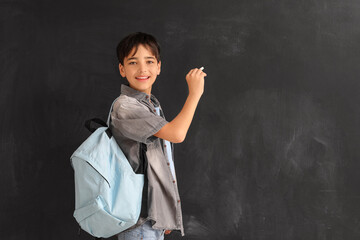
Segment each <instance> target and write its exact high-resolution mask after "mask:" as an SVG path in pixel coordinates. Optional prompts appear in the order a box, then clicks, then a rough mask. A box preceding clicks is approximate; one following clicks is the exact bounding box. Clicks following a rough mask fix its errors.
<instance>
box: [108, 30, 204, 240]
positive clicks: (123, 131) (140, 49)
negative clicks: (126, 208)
mask: <svg viewBox="0 0 360 240" xmlns="http://www.w3.org/2000/svg"><path fill="white" fill-rule="evenodd" d="M117 56H118V59H119V71H120V74H121V76H122V77H125V78H126V79H127V81H128V85H124V84H123V85H121V94H120V97H119V99H118V100H117V101H116V102H115V103H114V106H113V111H112V113H111V124H110V129H111V131H112V133H113V136H114V137H115V139H116V141H117V143H118V144H119V146H120V147H121V149H122V150H123V152H124V154H125V155H126V157H127V158H128V160H129V162H130V165H131V166H132V168H133V169H134V171H135V172H137V171H138V170H139V168H141V164H142V163H141V162H140V160H139V159H140V157H139V155H140V154H141V153H139V149H140V146H141V143H144V144H146V147H147V151H146V156H147V165H146V174H145V176H147V177H146V179H145V185H144V194H143V199H144V201H143V203H142V207H141V214H140V217H139V219H138V222H137V223H136V225H134V226H133V227H131V228H129V229H128V230H126V231H124V232H122V233H120V234H119V235H118V239H119V240H128V239H143V238H145V239H164V233H165V234H168V233H170V232H171V230H179V231H180V232H181V235H182V236H184V228H183V222H182V212H181V205H180V197H179V192H178V187H177V181H176V175H175V168H174V163H173V151H172V148H173V144H172V143H180V142H182V141H183V140H184V139H185V136H186V133H187V131H188V129H189V127H190V124H191V121H192V118H193V116H194V113H195V109H196V107H197V104H198V102H199V100H200V97H201V95H202V94H203V91H204V77H205V76H206V73H204V72H203V71H202V70H200V69H197V68H195V69H191V70H190V71H189V73H188V74H187V75H186V81H187V84H188V88H189V94H188V97H187V99H186V102H185V104H184V106H183V108H182V110H181V111H180V113H179V114H178V115H177V116H176V117H175V118H174V119H173V120H172V121H171V122H168V121H166V120H165V118H164V115H163V113H162V110H161V107H160V103H159V101H158V100H157V99H156V98H155V96H154V95H152V94H151V89H152V85H153V84H154V82H155V80H156V78H157V76H158V75H159V74H160V70H161V60H160V47H159V44H158V43H157V41H156V39H155V38H154V37H153V36H151V35H149V34H146V33H141V32H137V33H133V34H130V35H129V36H127V37H125V38H124V39H123V40H121V41H120V43H119V44H118V46H117Z"/></svg>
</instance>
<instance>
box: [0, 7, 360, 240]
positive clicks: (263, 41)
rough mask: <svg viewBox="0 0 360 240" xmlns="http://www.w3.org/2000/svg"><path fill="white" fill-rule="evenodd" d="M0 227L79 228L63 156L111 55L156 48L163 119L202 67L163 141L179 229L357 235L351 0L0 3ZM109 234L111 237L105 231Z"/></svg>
mask: <svg viewBox="0 0 360 240" xmlns="http://www.w3.org/2000/svg"><path fill="white" fill-rule="evenodd" d="M0 16H1V18H0V19H1V20H0V21H1V22H0V24H1V25H0V26H1V28H0V29H1V30H0V32H1V34H0V42H1V44H0V53H1V54H0V63H1V64H0V79H1V80H0V97H1V101H0V107H1V115H0V116H1V117H0V126H1V130H0V136H1V151H0V159H1V164H2V167H1V174H0V191H1V193H2V195H1V196H2V197H1V204H0V213H1V214H0V233H1V237H2V238H4V239H13V240H18V239H19V240H20V239H37V240H39V239H46V240H49V239H54V240H56V239H91V238H90V236H89V235H87V234H86V233H85V232H81V235H80V237H78V225H77V223H76V221H75V219H74V218H73V216H72V214H73V211H74V179H73V170H72V168H71V165H70V160H69V157H70V155H71V154H72V152H73V151H74V150H75V149H76V148H77V147H78V146H79V144H80V143H81V142H82V141H83V140H84V139H85V138H86V137H87V136H88V135H89V132H88V131H87V130H86V129H85V128H84V126H83V124H84V121H85V120H87V119H89V118H92V117H100V118H103V119H105V118H106V116H107V113H108V109H109V107H110V104H111V103H112V101H113V100H114V99H115V98H116V97H117V96H118V95H119V93H120V85H121V83H125V81H124V80H123V79H121V77H120V75H119V72H118V62H117V59H116V52H115V48H116V45H117V43H118V42H119V40H120V39H121V38H123V37H124V36H126V35H127V34H129V33H132V32H136V31H142V32H147V33H150V34H153V35H154V36H156V38H157V39H158V41H159V42H160V45H161V51H162V52H161V57H162V72H161V75H160V76H159V77H158V79H157V80H156V83H155V85H154V88H153V92H152V93H153V94H154V95H155V96H156V97H157V98H158V99H159V100H160V101H161V104H162V108H163V109H164V112H165V115H166V117H167V119H168V120H171V119H173V118H174V117H175V116H176V115H177V113H178V112H179V111H180V110H181V107H182V105H183V104H184V101H185V99H186V95H187V85H186V81H185V75H186V73H187V72H188V71H189V70H190V69H191V68H194V67H201V66H204V67H205V70H204V71H205V72H206V73H207V74H208V76H207V77H206V80H205V81H206V83H205V93H204V95H203V97H202V99H201V101H200V103H199V106H198V108H197V110H196V114H195V117H194V120H193V122H192V125H191V127H190V130H189V132H188V135H187V137H186V140H185V141H184V142H183V143H181V144H176V145H175V165H176V169H177V178H178V186H179V191H180V196H181V199H182V208H183V215H184V227H185V234H186V236H185V237H184V238H181V236H180V234H179V233H177V232H173V233H171V234H170V235H168V236H166V239H207V240H212V239H214V240H215V239H244V240H245V239H246V240H251V239H254V240H261V239H266V240H271V239H276V240H278V239H286V240H288V239H306V240H325V239H326V240H331V239H334V240H339V239H346V240H347V239H351V240H352V239H354V240H355V239H359V238H360V227H359V226H360V225H359V221H360V207H359V206H360V205H359V199H360V190H359V187H358V184H359V182H360V175H359V173H358V172H359V169H360V168H359V167H360V163H359V157H360V148H359V142H360V127H359V126H360V108H359V103H360V94H359V93H360V91H359V90H360V81H359V79H360V65H359V62H360V45H359V42H360V4H359V2H358V1H355V0H342V1H340V0H319V1H310V0H307V1H287V0H278V1H265V0H255V1H254V0H243V1H224V2H221V1H187V0H186V1H160V0H159V1H120V0H117V1H114V0H113V1H83V0H79V1H66V0H62V1H60V0H56V1H3V0H0ZM112 239H115V238H112Z"/></svg>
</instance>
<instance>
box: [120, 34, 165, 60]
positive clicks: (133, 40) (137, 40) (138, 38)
mask: <svg viewBox="0 0 360 240" xmlns="http://www.w3.org/2000/svg"><path fill="white" fill-rule="evenodd" d="M140 44H142V45H144V46H145V47H146V48H147V49H148V50H149V51H151V53H152V54H153V55H154V56H155V57H156V59H157V61H158V62H159V61H160V45H159V43H158V42H157V41H156V39H155V37H154V36H152V35H150V34H147V33H142V32H136V33H132V34H130V35H128V36H126V37H125V38H123V39H122V40H121V41H120V42H119V44H118V45H117V47H116V53H117V57H118V59H119V63H121V64H122V65H124V59H125V57H127V56H129V54H130V52H131V51H132V49H133V48H135V53H136V52H137V50H138V47H139V45H140ZM135 53H134V54H135Z"/></svg>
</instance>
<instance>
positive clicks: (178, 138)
mask: <svg viewBox="0 0 360 240" xmlns="http://www.w3.org/2000/svg"><path fill="white" fill-rule="evenodd" d="M200 97H201V96H199V95H197V94H189V95H188V97H187V99H186V101H185V104H184V106H183V108H182V109H181V111H180V113H179V114H178V115H177V116H176V117H175V118H174V119H173V120H172V121H171V122H169V123H167V124H166V125H165V126H164V127H162V128H161V129H160V131H159V132H157V133H156V134H155V136H156V137H159V138H162V139H165V140H168V141H170V142H173V143H180V142H182V141H184V139H185V137H186V134H187V131H188V130H189V127H190V124H191V122H192V119H193V117H194V114H195V110H196V107H197V105H198V103H199V100H200Z"/></svg>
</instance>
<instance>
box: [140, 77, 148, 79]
mask: <svg viewBox="0 0 360 240" xmlns="http://www.w3.org/2000/svg"><path fill="white" fill-rule="evenodd" d="M137 78H138V79H147V78H149V77H137Z"/></svg>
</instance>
